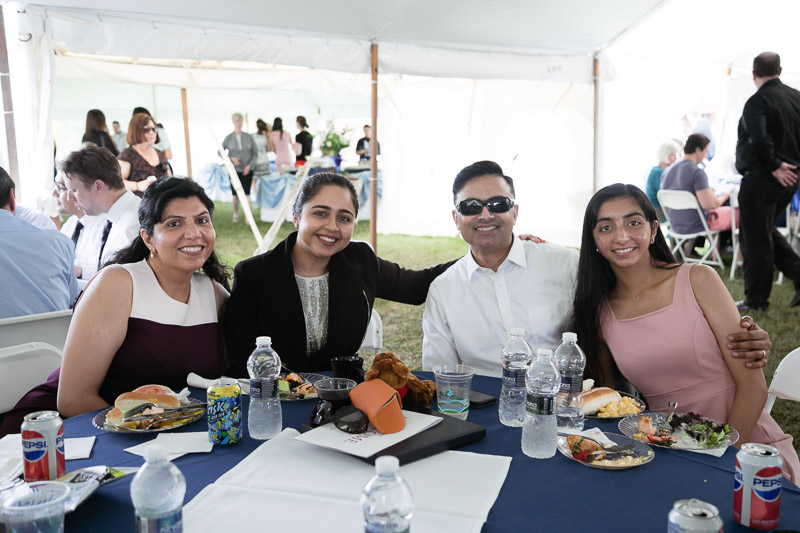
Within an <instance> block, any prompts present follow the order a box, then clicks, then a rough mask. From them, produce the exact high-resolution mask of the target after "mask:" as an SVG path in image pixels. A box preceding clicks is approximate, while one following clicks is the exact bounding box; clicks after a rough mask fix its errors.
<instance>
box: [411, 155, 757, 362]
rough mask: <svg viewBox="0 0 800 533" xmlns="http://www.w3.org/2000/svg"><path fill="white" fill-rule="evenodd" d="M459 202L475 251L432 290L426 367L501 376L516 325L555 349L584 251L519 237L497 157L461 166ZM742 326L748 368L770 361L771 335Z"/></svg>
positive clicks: (461, 222)
mask: <svg viewBox="0 0 800 533" xmlns="http://www.w3.org/2000/svg"><path fill="white" fill-rule="evenodd" d="M453 200H454V203H455V208H454V209H453V220H454V221H455V223H456V227H457V228H458V230H459V231H460V232H461V236H462V237H463V238H464V240H465V241H467V243H468V244H469V252H468V253H467V254H466V255H465V256H464V257H462V258H461V259H459V260H458V261H457V262H456V263H455V264H453V266H451V267H450V268H449V269H448V270H447V271H446V272H444V273H443V274H441V275H440V276H439V277H438V278H436V279H435V280H434V281H433V283H432V284H431V286H430V289H429V290H428V299H427V301H426V303H425V312H424V315H423V319H422V331H423V333H424V335H425V337H424V339H423V341H422V368H423V369H424V370H432V369H433V367H434V366H436V365H440V364H457V363H463V364H465V365H469V366H471V367H473V368H474V369H475V372H476V373H478V374H482V375H488V376H500V375H501V373H502V365H501V363H500V352H501V351H502V349H503V345H504V344H505V342H506V340H507V338H508V332H510V331H511V328H515V327H516V328H524V329H525V338H526V339H527V340H528V342H529V343H530V344H531V346H532V347H533V348H534V350H535V349H536V348H550V349H555V347H556V346H558V345H559V344H560V342H561V333H563V332H565V331H568V330H569V329H570V319H571V313H572V300H573V296H574V290H575V278H576V274H577V271H578V252H577V251H576V250H573V249H569V248H564V247H562V246H557V245H552V244H536V243H534V242H528V241H522V240H520V239H518V238H515V237H514V233H513V230H514V223H515V222H516V220H517V213H518V211H519V206H518V205H516V201H515V196H514V181H513V180H512V179H511V178H509V177H508V176H505V175H504V174H503V169H502V168H500V165H498V164H497V163H494V162H492V161H480V162H478V163H474V164H472V165H469V166H468V167H466V168H464V169H463V170H462V171H461V172H459V173H458V175H457V176H456V179H455V181H454V182H453ZM742 328H744V329H745V331H742V332H739V333H737V334H735V335H732V336H730V337H729V340H731V341H732V342H731V344H730V345H729V348H730V349H732V350H735V353H736V354H737V355H736V356H737V357H741V358H743V359H745V361H744V362H745V363H746V364H747V366H748V367H750V368H760V367H762V366H764V365H765V364H766V360H767V358H768V357H769V349H770V347H771V345H772V344H771V342H770V341H769V334H767V333H766V332H765V331H763V330H761V329H760V328H759V327H758V326H757V325H754V324H753V323H752V319H750V318H749V317H747V319H746V320H744V319H743V321H742ZM748 328H749V329H748ZM734 337H735V338H734ZM578 341H579V342H580V339H578Z"/></svg>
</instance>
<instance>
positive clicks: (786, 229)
mask: <svg viewBox="0 0 800 533" xmlns="http://www.w3.org/2000/svg"><path fill="white" fill-rule="evenodd" d="M790 207H791V204H790V205H787V206H786V224H785V225H784V226H778V227H777V230H778V233H780V234H781V235H783V238H784V239H786V240H787V241H788V242H789V244H791V245H793V244H794V240H795V239H796V237H794V236H793V235H792V210H791V209H790ZM782 283H783V272H780V271H779V272H778V280H777V281H776V282H775V285H780V284H782Z"/></svg>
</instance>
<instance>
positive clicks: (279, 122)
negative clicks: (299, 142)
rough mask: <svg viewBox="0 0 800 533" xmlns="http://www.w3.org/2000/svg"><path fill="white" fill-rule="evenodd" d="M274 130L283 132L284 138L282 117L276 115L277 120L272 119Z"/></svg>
mask: <svg viewBox="0 0 800 533" xmlns="http://www.w3.org/2000/svg"><path fill="white" fill-rule="evenodd" d="M272 131H279V132H281V139H283V120H281V118H280V117H276V118H275V120H273V121H272Z"/></svg>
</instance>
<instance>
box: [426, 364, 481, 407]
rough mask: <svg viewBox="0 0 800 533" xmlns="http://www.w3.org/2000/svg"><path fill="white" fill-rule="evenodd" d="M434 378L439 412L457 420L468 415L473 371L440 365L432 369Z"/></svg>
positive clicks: (460, 367)
mask: <svg viewBox="0 0 800 533" xmlns="http://www.w3.org/2000/svg"><path fill="white" fill-rule="evenodd" d="M433 374H434V375H435V376H436V404H437V405H438V407H439V412H440V413H442V414H445V415H450V416H452V417H454V418H458V419H459V420H466V419H467V416H468V415H469V391H470V390H471V389H472V376H473V375H474V374H475V370H474V369H473V368H472V367H470V366H466V365H441V366H437V367H435V368H434V369H433Z"/></svg>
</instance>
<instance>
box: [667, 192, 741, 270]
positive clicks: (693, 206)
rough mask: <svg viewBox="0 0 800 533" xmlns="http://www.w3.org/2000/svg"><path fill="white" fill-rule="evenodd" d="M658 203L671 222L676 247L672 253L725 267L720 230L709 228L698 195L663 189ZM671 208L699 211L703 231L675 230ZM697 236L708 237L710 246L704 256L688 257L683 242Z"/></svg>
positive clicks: (697, 261)
mask: <svg viewBox="0 0 800 533" xmlns="http://www.w3.org/2000/svg"><path fill="white" fill-rule="evenodd" d="M658 203H660V204H661V208H662V209H663V210H664V215H665V216H666V217H667V222H668V223H669V227H670V235H671V236H672V237H673V238H674V239H675V242H676V244H675V247H674V248H673V249H672V253H673V254H674V253H675V251H676V250H677V251H678V254H679V255H680V258H681V259H682V260H683V261H684V262H685V263H700V264H709V265H716V266H718V267H720V268H724V267H725V264H724V263H723V262H722V257H721V256H720V253H719V251H718V250H717V248H718V242H719V231H711V230H710V229H709V228H708V223H707V222H706V217H705V215H704V214H703V210H702V209H701V208H700V204H699V203H698V202H697V197H696V196H695V195H694V194H692V193H690V192H688V191H674V190H668V189H661V190H660V191H658ZM670 210H675V211H683V210H694V211H696V212H697V216H698V217H699V218H700V222H702V223H703V231H699V232H697V233H678V232H677V231H675V224H673V223H672V220H671V217H670ZM697 237H705V238H706V239H708V243H709V247H708V250H706V253H705V254H703V257H701V258H699V259H697V258H694V257H687V256H686V254H685V253H684V251H683V243H684V242H686V241H688V240H689V239H696V238H697ZM709 255H713V257H714V259H710V258H709Z"/></svg>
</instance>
